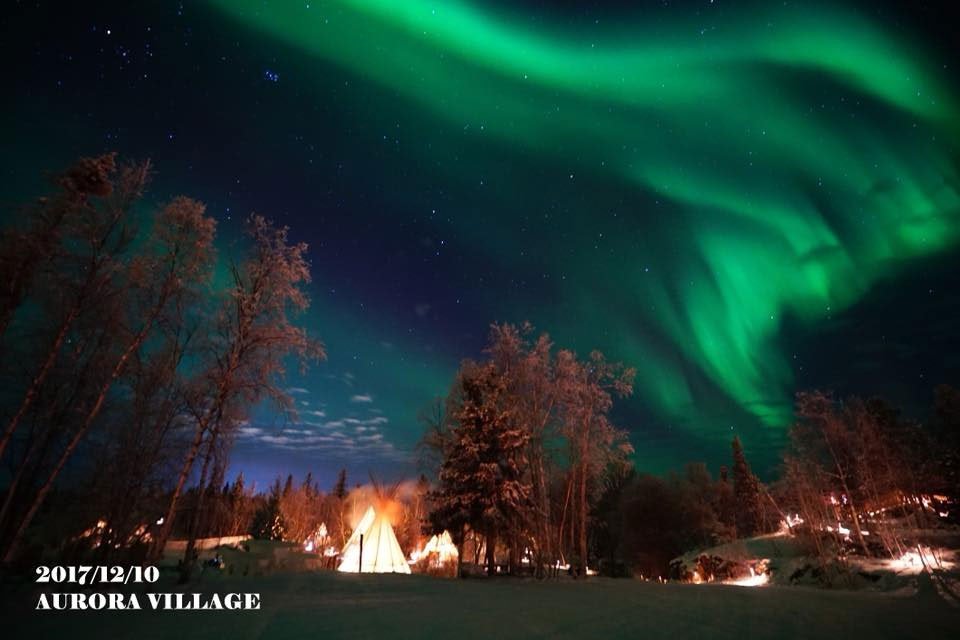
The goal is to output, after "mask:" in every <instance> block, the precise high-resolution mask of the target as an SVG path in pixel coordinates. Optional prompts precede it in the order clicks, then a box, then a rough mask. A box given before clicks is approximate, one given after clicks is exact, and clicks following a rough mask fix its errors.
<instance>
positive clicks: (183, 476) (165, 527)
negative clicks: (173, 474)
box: [151, 422, 204, 559]
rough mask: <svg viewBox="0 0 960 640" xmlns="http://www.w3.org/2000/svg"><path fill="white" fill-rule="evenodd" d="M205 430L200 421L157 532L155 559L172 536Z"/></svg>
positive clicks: (154, 550)
mask: <svg viewBox="0 0 960 640" xmlns="http://www.w3.org/2000/svg"><path fill="white" fill-rule="evenodd" d="M203 431H204V429H203V425H202V424H201V423H199V422H198V423H197V429H196V433H195V434H194V437H193V442H192V443H191V444H190V449H189V450H188V451H187V457H186V458H185V459H184V462H183V468H182V469H180V475H179V476H178V477H177V485H176V487H174V489H173V494H172V495H171V496H170V504H169V505H167V513H166V514H165V515H164V516H163V524H162V525H161V527H160V531H159V533H158V534H157V541H156V544H155V545H154V549H153V552H152V554H151V555H152V556H153V558H154V559H156V558H159V557H160V554H161V553H163V548H164V547H165V546H167V539H168V538H169V537H170V531H171V530H172V528H173V518H174V514H175V513H176V509H177V501H178V500H180V494H181V493H182V492H183V486H184V485H185V484H186V483H187V478H188V477H189V476H190V471H191V470H192V469H193V463H194V461H195V460H196V458H197V454H199V453H200V446H201V445H202V444H203Z"/></svg>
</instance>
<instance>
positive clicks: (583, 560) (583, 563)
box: [578, 458, 587, 577]
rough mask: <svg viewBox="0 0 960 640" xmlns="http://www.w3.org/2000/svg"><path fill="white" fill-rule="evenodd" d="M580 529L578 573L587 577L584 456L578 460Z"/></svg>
mask: <svg viewBox="0 0 960 640" xmlns="http://www.w3.org/2000/svg"><path fill="white" fill-rule="evenodd" d="M579 502H580V504H579V509H580V518H579V519H580V531H579V532H578V535H579V553H580V575H582V576H583V577H587V460H586V458H584V459H583V460H582V461H581V462H580V495H579Z"/></svg>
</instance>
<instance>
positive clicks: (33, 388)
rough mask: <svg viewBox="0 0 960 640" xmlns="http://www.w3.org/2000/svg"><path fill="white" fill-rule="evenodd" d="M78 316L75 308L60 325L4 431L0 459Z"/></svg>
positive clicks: (0, 439) (1, 438)
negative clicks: (44, 357)
mask: <svg viewBox="0 0 960 640" xmlns="http://www.w3.org/2000/svg"><path fill="white" fill-rule="evenodd" d="M77 315H78V313H77V308H76V307H74V308H73V309H72V310H71V311H70V313H68V314H67V316H66V317H65V318H64V319H63V322H62V323H61V324H60V330H59V331H58V332H57V337H56V338H54V340H53V344H52V345H51V346H50V349H49V351H47V357H46V359H45V360H44V361H43V365H42V366H41V367H40V370H39V371H38V372H37V375H35V376H34V377H33V380H32V381H31V382H30V386H29V387H28V388H27V392H26V393H25V394H24V396H23V400H22V401H21V402H20V407H19V408H18V409H17V412H16V413H15V414H13V417H12V418H10V422H9V423H8V424H7V428H6V429H4V431H3V436H0V458H2V457H3V452H4V451H6V449H7V445H8V444H9V443H10V439H11V438H12V437H13V432H14V431H16V430H17V426H18V425H19V424H20V420H21V419H23V416H24V415H26V413H27V410H28V409H29V408H30V407H31V406H32V405H33V400H34V399H35V398H36V397H37V393H39V391H40V387H42V386H43V383H44V381H46V379H47V375H49V373H50V369H52V368H53V364H54V363H55V362H56V361H57V356H58V355H59V354H60V347H62V346H63V341H64V340H66V338H67V332H68V331H69V330H70V327H71V325H73V321H74V320H76V318H77Z"/></svg>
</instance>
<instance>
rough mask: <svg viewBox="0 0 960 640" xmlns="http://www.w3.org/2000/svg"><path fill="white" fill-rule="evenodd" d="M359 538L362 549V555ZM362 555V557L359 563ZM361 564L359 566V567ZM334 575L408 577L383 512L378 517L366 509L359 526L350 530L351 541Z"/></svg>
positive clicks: (397, 544) (371, 508)
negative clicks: (351, 532)
mask: <svg viewBox="0 0 960 640" xmlns="http://www.w3.org/2000/svg"><path fill="white" fill-rule="evenodd" d="M361 536H362V540H363V549H362V553H361V548H360V544H361ZM361 555H362V557H363V559H362V561H361ZM361 562H362V565H361ZM337 571H348V572H352V573H357V572H360V573H410V566H409V565H408V564H407V560H406V558H404V557H403V551H402V550H401V549H400V543H399V542H397V536H395V535H394V533H393V527H391V526H390V520H389V519H388V518H387V517H386V515H384V514H383V513H382V512H381V513H377V512H376V511H374V510H373V507H368V508H367V511H366V513H364V514H363V518H362V519H361V520H360V524H358V525H357V528H356V529H354V530H353V534H352V535H351V536H350V539H349V540H347V544H346V545H345V546H344V547H343V552H342V553H341V554H340V566H339V567H337Z"/></svg>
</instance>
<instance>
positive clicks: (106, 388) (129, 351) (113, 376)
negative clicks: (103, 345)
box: [4, 309, 159, 562]
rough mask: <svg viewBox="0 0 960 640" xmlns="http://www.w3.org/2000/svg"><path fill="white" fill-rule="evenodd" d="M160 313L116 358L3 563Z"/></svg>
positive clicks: (17, 531)
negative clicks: (108, 375) (108, 374)
mask: <svg viewBox="0 0 960 640" xmlns="http://www.w3.org/2000/svg"><path fill="white" fill-rule="evenodd" d="M158 313H159V309H157V310H156V311H155V312H154V313H153V314H152V315H151V317H150V318H149V319H148V320H147V323H146V324H145V325H144V326H143V328H142V329H141V330H140V332H139V333H138V334H137V335H136V336H134V339H133V340H132V341H131V342H130V344H129V345H128V346H127V348H126V350H125V351H124V352H123V354H122V355H121V356H120V357H119V358H118V359H117V362H116V364H115V365H114V367H113V371H111V372H110V377H108V378H107V379H106V381H105V382H104V383H103V385H101V387H100V392H99V393H98V394H97V399H96V400H95V401H94V403H93V406H92V407H91V408H90V411H88V412H87V417H86V418H84V421H83V424H82V425H80V428H79V429H78V430H77V432H76V433H75V434H74V436H73V438H72V439H71V440H70V443H69V444H68V445H67V448H66V449H64V451H63V454H62V455H61V456H60V459H59V460H57V464H56V465H55V466H54V467H53V469H52V470H51V471H50V475H49V477H48V478H47V480H46V482H44V483H43V486H42V487H41V488H40V491H38V492H37V495H36V497H35V498H34V499H33V504H31V505H30V509H28V510H27V513H26V515H25V516H24V518H23V520H22V521H21V523H20V526H19V527H17V530H16V532H15V533H14V534H13V538H12V539H11V540H10V546H9V547H8V548H7V553H6V556H5V557H4V562H9V561H10V560H11V559H12V554H14V552H15V551H16V547H17V546H18V545H19V543H20V540H21V538H22V537H23V534H24V533H26V530H27V527H29V526H30V523H31V521H32V520H33V518H34V516H35V515H36V514H37V511H39V510H40V507H41V506H42V505H43V501H44V500H46V498H47V494H48V493H49V492H50V488H51V487H52V486H53V482H54V481H55V480H56V479H57V476H59V475H60V472H61V471H62V470H63V467H64V465H65V464H66V463H67V460H69V459H70V457H71V456H72V455H73V452H74V451H75V450H76V448H77V445H79V444H80V441H81V440H83V437H84V436H85V435H86V434H87V431H89V430H90V427H91V426H93V422H94V420H96V419H97V416H98V415H100V410H101V409H103V403H104V402H105V401H106V399H107V393H109V392H110V388H111V387H113V383H114V382H116V380H117V378H119V377H120V374H121V373H123V369H124V367H125V366H126V364H127V362H128V361H129V360H130V356H131V355H133V353H134V351H136V350H137V349H139V348H140V345H142V344H143V341H144V340H145V339H146V337H147V334H148V333H149V332H150V329H151V327H152V326H153V321H154V319H155V318H156V316H157V314H158Z"/></svg>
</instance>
